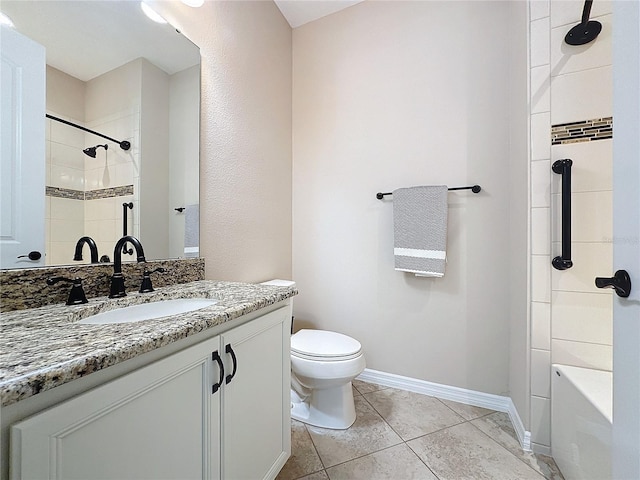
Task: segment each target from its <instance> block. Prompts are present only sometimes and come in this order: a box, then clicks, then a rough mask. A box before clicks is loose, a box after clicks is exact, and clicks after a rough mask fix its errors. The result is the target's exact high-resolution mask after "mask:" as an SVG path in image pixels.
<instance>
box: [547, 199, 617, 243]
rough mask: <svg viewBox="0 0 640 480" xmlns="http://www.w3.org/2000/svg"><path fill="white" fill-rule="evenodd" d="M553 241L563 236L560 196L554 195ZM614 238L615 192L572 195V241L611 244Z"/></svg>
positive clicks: (557, 240)
mask: <svg viewBox="0 0 640 480" xmlns="http://www.w3.org/2000/svg"><path fill="white" fill-rule="evenodd" d="M552 203H553V205H554V215H553V217H554V223H553V241H554V242H559V241H560V239H561V235H562V222H561V218H560V217H561V205H562V199H561V195H560V194H557V193H556V194H553V196H552ZM612 237H613V192H611V191H604V192H579V193H572V194H571V241H572V242H610V241H611V238H612Z"/></svg>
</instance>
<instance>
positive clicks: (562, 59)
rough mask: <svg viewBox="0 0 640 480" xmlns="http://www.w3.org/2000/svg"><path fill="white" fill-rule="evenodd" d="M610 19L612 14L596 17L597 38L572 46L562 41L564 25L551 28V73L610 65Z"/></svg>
mask: <svg viewBox="0 0 640 480" xmlns="http://www.w3.org/2000/svg"><path fill="white" fill-rule="evenodd" d="M611 20H612V15H605V16H604V17H600V18H599V19H598V21H599V22H601V23H602V31H601V32H600V35H598V38H597V39H596V40H594V41H593V42H590V43H588V44H586V45H580V46H573V45H568V44H567V43H566V42H565V41H564V37H565V35H566V33H567V28H566V27H557V28H554V29H552V30H551V75H552V76H557V75H563V74H565V73H572V72H578V71H580V70H587V69H590V68H597V67H604V66H606V65H611V63H612V52H611Z"/></svg>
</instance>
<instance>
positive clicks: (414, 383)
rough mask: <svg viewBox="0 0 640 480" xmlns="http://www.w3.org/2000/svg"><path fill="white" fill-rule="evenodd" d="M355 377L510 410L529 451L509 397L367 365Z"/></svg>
mask: <svg viewBox="0 0 640 480" xmlns="http://www.w3.org/2000/svg"><path fill="white" fill-rule="evenodd" d="M357 380H362V381H363V382H369V383H377V384H379V385H384V386H385V387H392V388H397V389H399V390H407V391H409V392H415V393H421V394H423V395H430V396H432V397H437V398H442V399H443V400H451V401H454V402H459V403H464V404H466V405H473V406H474V407H482V408H488V409H490V410H495V411H497V412H504V413H507V414H509V419H510V420H511V423H512V424H513V428H514V430H515V431H516V435H518V440H519V442H520V445H521V446H522V449H523V450H525V451H531V433H530V432H527V431H526V430H525V429H524V424H523V423H522V420H521V419H520V415H518V411H517V410H516V407H515V405H514V403H513V400H511V398H510V397H503V396H500V395H493V394H491V393H483V392H477V391H475V390H468V389H466V388H460V387H452V386H450V385H443V384H441V383H433V382H427V381H426V380H418V379H416V378H410V377H403V376H402V375H395V374H393V373H385V372H380V371H378V370H371V369H369V368H366V369H365V370H364V372H362V373H361V374H360V375H358V377H357Z"/></svg>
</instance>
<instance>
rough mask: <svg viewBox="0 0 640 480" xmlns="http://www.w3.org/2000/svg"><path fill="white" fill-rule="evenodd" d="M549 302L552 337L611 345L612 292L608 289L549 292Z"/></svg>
mask: <svg viewBox="0 0 640 480" xmlns="http://www.w3.org/2000/svg"><path fill="white" fill-rule="evenodd" d="M551 302H552V306H551V312H552V318H553V325H552V329H551V332H552V336H553V338H555V339H560V340H573V341H577V342H589V343H601V344H604V345H612V331H613V295H612V292H611V291H610V290H602V293H575V292H553V293H552V296H551Z"/></svg>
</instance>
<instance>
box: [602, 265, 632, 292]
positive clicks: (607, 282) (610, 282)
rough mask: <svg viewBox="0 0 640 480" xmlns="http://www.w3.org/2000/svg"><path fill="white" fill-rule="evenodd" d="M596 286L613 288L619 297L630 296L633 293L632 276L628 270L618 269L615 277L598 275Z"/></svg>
mask: <svg viewBox="0 0 640 480" xmlns="http://www.w3.org/2000/svg"><path fill="white" fill-rule="evenodd" d="M596 287H598V288H613V289H614V290H615V291H616V294H617V295H618V296H619V297H625V298H626V297H628V296H629V294H630V293H631V278H630V277H629V274H628V273H627V271H626V270H618V271H617V272H616V273H615V274H614V276H613V277H611V278H604V277H596Z"/></svg>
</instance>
